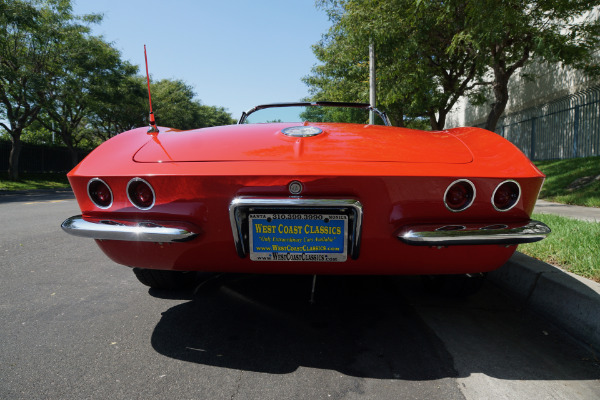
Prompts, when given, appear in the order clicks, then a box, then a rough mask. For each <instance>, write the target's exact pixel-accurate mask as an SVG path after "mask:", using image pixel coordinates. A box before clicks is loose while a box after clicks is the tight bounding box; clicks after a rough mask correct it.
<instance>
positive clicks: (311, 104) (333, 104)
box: [238, 101, 392, 126]
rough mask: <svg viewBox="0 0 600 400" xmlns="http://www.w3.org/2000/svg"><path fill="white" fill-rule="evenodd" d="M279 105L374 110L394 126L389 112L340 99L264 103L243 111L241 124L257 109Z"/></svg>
mask: <svg viewBox="0 0 600 400" xmlns="http://www.w3.org/2000/svg"><path fill="white" fill-rule="evenodd" d="M277 107H349V108H361V109H363V110H369V111H373V112H374V113H376V114H377V115H379V117H380V118H381V119H382V121H383V123H384V124H385V126H392V123H391V122H390V119H389V118H388V116H387V114H386V113H384V112H382V111H379V110H378V109H376V108H375V107H372V106H371V105H370V104H369V103H345V102H339V101H311V102H296V103H272V104H262V105H259V106H256V107H253V108H251V109H249V110H248V111H244V112H242V116H241V117H240V119H239V121H238V125H239V124H243V123H244V122H245V121H246V119H247V118H248V116H249V115H250V114H252V113H253V112H255V111H258V110H264V109H265V108H277Z"/></svg>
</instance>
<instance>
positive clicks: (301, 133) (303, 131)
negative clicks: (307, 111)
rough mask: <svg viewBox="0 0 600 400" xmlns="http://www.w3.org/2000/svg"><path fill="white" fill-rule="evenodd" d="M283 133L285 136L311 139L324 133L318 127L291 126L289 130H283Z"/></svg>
mask: <svg viewBox="0 0 600 400" xmlns="http://www.w3.org/2000/svg"><path fill="white" fill-rule="evenodd" d="M281 132H282V133H283V134H284V135H286V136H291V137H311V136H317V135H320V134H321V133H323V131H322V130H321V129H319V128H317V127H316V126H290V127H289V128H284V129H282V130H281Z"/></svg>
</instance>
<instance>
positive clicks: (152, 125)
mask: <svg viewBox="0 0 600 400" xmlns="http://www.w3.org/2000/svg"><path fill="white" fill-rule="evenodd" d="M144 59H145V60H146V82H147V83H148V102H149V103H150V129H148V133H149V134H151V135H153V134H158V128H157V127H156V121H155V120H154V113H153V112H152V94H150V74H149V73H148V56H147V55H146V45H144Z"/></svg>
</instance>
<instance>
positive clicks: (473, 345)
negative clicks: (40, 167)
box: [0, 193, 600, 400]
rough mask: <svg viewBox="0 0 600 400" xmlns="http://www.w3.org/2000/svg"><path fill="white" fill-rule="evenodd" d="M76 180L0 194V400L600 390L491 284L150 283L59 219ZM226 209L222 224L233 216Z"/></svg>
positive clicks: (554, 339) (592, 361)
mask: <svg viewBox="0 0 600 400" xmlns="http://www.w3.org/2000/svg"><path fill="white" fill-rule="evenodd" d="M77 213H78V208H77V204H76V202H75V201H74V200H73V199H72V197H70V194H69V193H59V194H53V195H45V194H38V195H35V196H24V195H18V196H17V195H13V196H11V195H8V196H6V195H3V196H0V226H1V227H2V228H1V229H0V268H1V271H2V276H1V278H0V343H1V344H0V399H83V398H90V399H107V398H108V399H163V398H173V399H261V400H264V399H404V398H406V399H413V398H414V399H465V398H466V399H484V398H490V399H517V398H536V399H546V398H551V399H569V400H573V399H598V398H600V361H599V360H598V358H597V357H599V356H594V354H591V353H590V352H588V351H587V350H586V349H585V348H583V347H581V346H580V345H578V344H576V343H574V342H573V341H572V340H571V339H570V338H569V337H567V336H566V335H564V334H563V333H561V332H560V331H559V330H558V329H556V328H554V327H552V326H551V325H550V324H548V323H547V322H545V321H544V320H541V319H539V318H537V317H536V316H535V315H533V314H531V313H530V312H528V311H526V310H520V309H518V307H517V306H516V305H515V303H514V302H512V301H511V299H509V298H508V297H506V296H505V295H504V294H503V293H502V292H501V291H500V290H499V289H497V288H495V287H494V286H492V285H491V284H487V285H486V286H485V287H484V288H483V290H482V292H481V293H480V294H478V295H476V296H474V297H472V298H470V299H468V300H457V299H452V298H447V297H442V296H435V295H431V294H428V293H425V292H424V291H422V289H421V288H420V285H419V280H418V279H415V278H393V277H320V278H319V279H318V281H317V292H316V304H314V305H310V304H309V302H308V300H309V293H310V286H311V277H298V276H226V277H222V278H221V279H217V280H214V281H211V283H210V284H206V285H204V286H202V287H201V288H200V289H198V290H197V291H196V292H192V291H190V292H178V293H174V294H171V295H169V294H167V293H161V292H157V291H152V290H148V288H146V287H144V286H143V285H141V284H140V283H139V282H137V280H136V279H135V277H134V276H133V273H132V272H131V271H130V270H129V269H128V268H126V267H123V266H119V265H117V264H114V263H113V262H112V261H110V260H109V259H108V258H106V257H105V256H104V255H103V254H102V253H101V251H100V250H99V249H98V248H97V247H96V245H95V244H94V242H93V241H91V240H86V239H82V238H75V237H71V236H69V235H66V234H64V233H63V232H62V231H61V230H60V227H59V225H60V223H61V222H62V220H63V219H65V218H66V217H69V216H72V215H75V214H77ZM224 223H226V222H224Z"/></svg>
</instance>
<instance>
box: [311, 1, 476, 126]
mask: <svg viewBox="0 0 600 400" xmlns="http://www.w3.org/2000/svg"><path fill="white" fill-rule="evenodd" d="M418 3H419V2H415V1H413V0H372V1H370V0H347V1H336V0H322V1H321V2H320V4H321V6H323V7H325V8H327V10H328V13H329V15H330V16H331V17H332V20H333V22H334V25H333V26H332V28H331V29H330V31H329V32H328V34H327V35H326V36H325V37H324V39H323V40H322V41H321V42H320V43H319V44H318V45H316V46H314V48H313V49H314V51H315V54H316V55H317V58H319V60H320V61H322V62H324V64H323V65H319V66H317V67H315V68H314V69H313V72H314V73H315V74H314V75H313V76H312V77H308V78H306V79H305V82H306V83H308V84H309V85H310V86H312V87H313V88H317V90H316V92H317V93H319V94H328V95H336V91H338V92H339V91H340V90H343V91H346V92H348V93H350V94H351V95H356V94H358V93H360V97H361V99H362V100H363V101H364V99H366V96H367V94H368V93H367V90H368V86H367V84H366V82H367V79H368V55H367V51H368V50H367V49H368V44H369V42H372V43H374V45H375V52H376V54H377V79H378V97H379V103H380V105H381V106H383V107H382V108H383V109H385V110H386V111H387V112H388V114H389V116H390V119H392V121H393V122H394V124H395V125H399V126H402V125H404V119H405V117H406V116H408V117H409V118H412V119H415V118H416V119H419V118H420V117H426V118H428V119H429V120H430V124H431V127H432V128H433V129H443V127H444V125H445V119H446V115H447V114H448V112H449V111H450V110H451V109H452V107H453V106H454V104H455V103H456V101H458V99H459V98H460V97H461V96H463V95H465V94H466V93H468V92H469V91H470V90H472V89H473V88H474V87H476V86H477V84H478V83H477V77H478V76H479V74H481V71H482V70H483V66H482V65H481V63H480V55H479V53H478V51H477V50H476V49H475V48H474V47H473V46H472V45H471V44H469V43H467V42H457V41H454V38H455V35H457V34H459V33H460V32H462V31H463V30H464V27H465V8H464V4H463V2H461V1H444V2H428V4H429V8H427V9H425V8H424V7H420V6H419V4H418ZM451 44H454V47H453V49H452V51H449V50H448V49H449V47H450V45H451ZM349 81H350V82H351V83H349ZM357 97H358V96H357ZM347 100H350V99H347ZM355 100H356V98H355Z"/></svg>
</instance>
